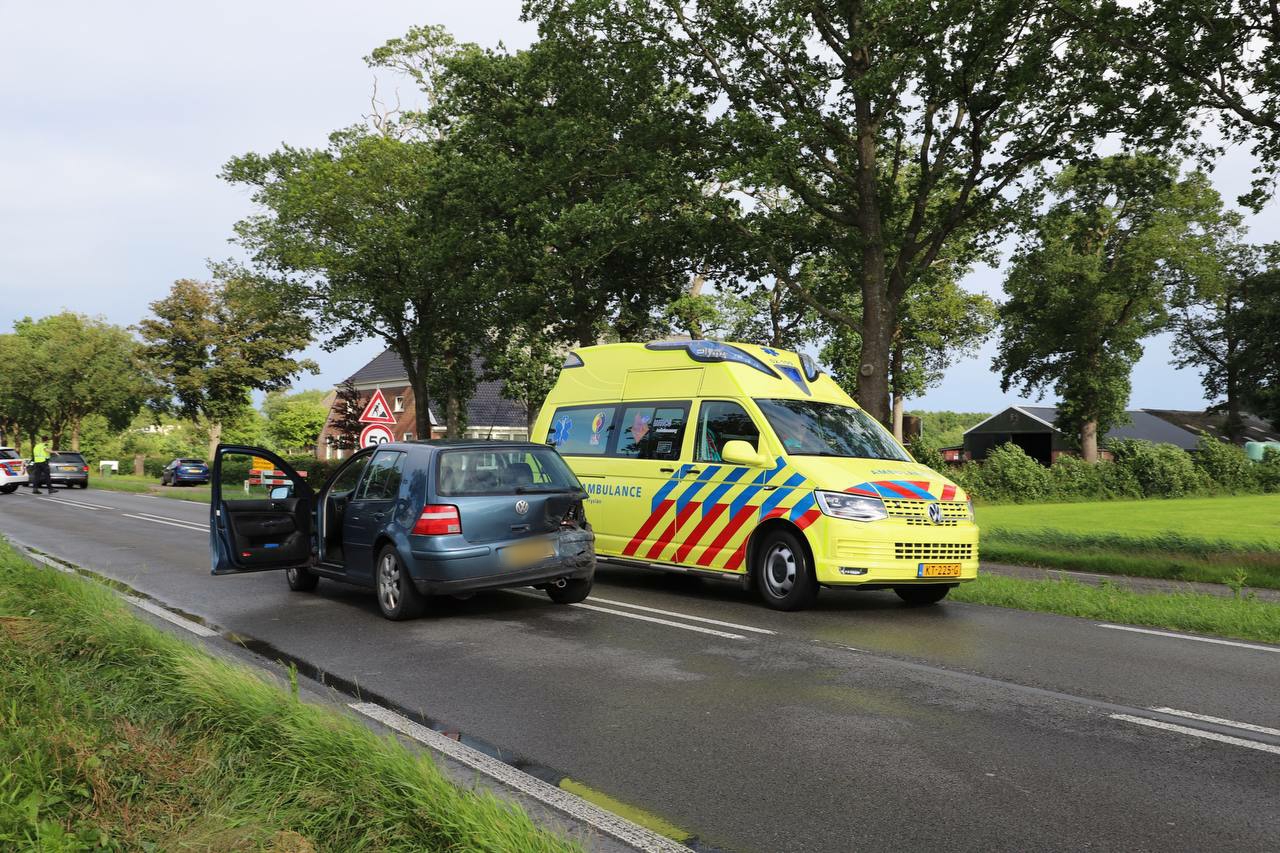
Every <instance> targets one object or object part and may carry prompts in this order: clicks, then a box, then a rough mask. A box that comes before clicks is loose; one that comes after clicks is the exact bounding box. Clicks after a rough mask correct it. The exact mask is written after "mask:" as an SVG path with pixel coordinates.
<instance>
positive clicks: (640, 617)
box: [569, 602, 746, 640]
mask: <svg viewBox="0 0 1280 853" xmlns="http://www.w3.org/2000/svg"><path fill="white" fill-rule="evenodd" d="M569 606H570V607H581V608H582V609H583V610H594V611H596V612H597V613H612V614H613V615H614V616H625V617H626V618H627V619H638V620H640V621H641V622H652V623H654V624H655V625H666V626H668V627H671V628H682V629H683V630H685V631H697V632H698V633H699V634H710V635H711V636H713V637H724V638H725V639H726V640H745V639H746V637H745V636H743V635H742V634H731V633H729V632H728V631H717V630H716V629H714V628H700V627H698V626H697V625H686V624H684V623H683V622H672V621H671V620H670V619H659V618H658V617H656V616H645V615H643V614H641V613H627V612H626V611H623V610H612V609H610V608H608V607H597V606H596V605H594V604H587V603H586V602H581V603H578V604H571V605H569ZM686 618H687V617H686Z"/></svg>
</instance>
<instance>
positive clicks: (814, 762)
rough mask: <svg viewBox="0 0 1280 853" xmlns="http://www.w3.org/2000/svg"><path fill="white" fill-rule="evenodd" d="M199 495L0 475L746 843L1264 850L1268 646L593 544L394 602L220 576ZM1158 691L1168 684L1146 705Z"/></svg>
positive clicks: (1278, 781)
mask: <svg viewBox="0 0 1280 853" xmlns="http://www.w3.org/2000/svg"><path fill="white" fill-rule="evenodd" d="M207 524H208V508H207V507H206V506H204V505H202V504H197V503H187V502H183V501H174V500H164V499H160V498H148V497H143V496H138V495H129V494H122V493H114V492H103V491H97V490H89V491H87V492H86V491H76V492H67V491H59V492H58V493H57V495H56V496H54V497H39V496H34V495H31V494H30V492H29V491H28V490H26V489H20V490H19V491H18V492H17V493H15V494H13V495H0V533H3V534H4V535H7V536H10V537H12V538H13V539H15V540H17V541H19V542H22V543H25V544H28V545H32V546H34V547H37V548H39V549H41V550H43V551H44V552H46V553H48V554H51V555H54V556H56V557H59V558H62V559H65V560H69V561H71V562H74V563H76V564H78V565H81V566H83V567H85V568H89V569H92V570H94V571H97V572H99V573H101V574H103V575H107V576H109V577H112V578H116V579H118V580H121V581H124V582H125V583H128V584H129V585H131V586H132V587H134V588H135V589H137V590H139V591H141V592H143V593H145V594H147V595H149V596H152V597H154V598H155V599H157V600H158V601H161V602H163V603H165V604H166V605H168V606H170V607H172V608H174V609H177V610H180V611H183V612H186V613H190V614H194V615H196V616H199V617H201V618H203V619H204V620H206V621H207V622H209V623H211V624H213V625H216V626H218V627H220V628H221V629H223V630H228V631H231V632H234V633H236V634H238V635H241V636H244V637H246V638H252V640H254V641H257V642H258V643H261V644H265V645H264V646H263V647H264V648H270V649H275V650H279V652H280V653H282V654H284V655H288V656H291V657H294V658H297V659H299V660H302V661H306V662H308V663H310V664H311V665H313V666H315V667H317V668H319V669H320V670H323V671H324V672H325V673H328V674H331V675H332V676H336V677H337V678H338V679H342V680H345V681H347V682H349V683H353V684H356V685H359V687H360V689H361V690H363V691H369V692H370V693H372V694H373V695H376V696H377V697H379V698H382V699H384V700H385V701H387V702H388V703H391V704H393V705H394V706H397V707H398V708H400V709H404V710H406V711H409V712H411V713H415V714H419V715H421V718H422V719H425V720H427V721H429V722H430V723H432V724H434V725H436V726H438V727H444V728H447V729H450V730H454V731H459V732H461V733H463V734H464V735H466V736H468V737H471V738H476V739H479V740H480V741H482V742H484V743H486V744H488V745H491V746H493V747H496V748H497V749H499V750H501V754H502V756H503V757H504V758H505V759H507V760H509V761H510V762H512V763H514V764H516V765H517V766H524V767H527V768H530V769H531V771H532V772H535V773H537V774H538V775H542V776H544V777H547V778H551V779H553V780H554V779H557V778H559V777H560V776H567V777H569V778H571V779H574V780H576V781H578V782H580V783H582V784H585V785H587V786H590V787H591V788H594V789H596V790H598V791H602V792H604V793H606V794H608V795H609V796H611V797H614V798H616V799H618V800H621V801H623V802H625V803H628V804H630V805H632V806H634V807H637V808H640V809H643V810H645V811H647V812H650V813H652V814H655V815H658V816H660V817H662V818H664V819H665V820H667V821H669V822H670V823H672V824H675V825H676V826H678V827H681V828H683V829H685V830H687V831H688V832H690V833H692V834H693V835H695V836H696V838H697V839H698V843H697V845H695V846H701V847H704V848H709V849H717V850H726V851H739V852H740V853H746V851H853V850H857V851H867V850H921V849H930V850H1017V851H1028V850H1080V849H1084V848H1089V849H1092V850H1126V851H1137V850H1151V851H1172V850H1197V851H1199V850H1215V851H1227V850H1258V851H1261V850H1269V851H1273V850H1277V849H1280V647H1268V646H1260V645H1258V644H1244V643H1241V644H1236V643H1221V642H1219V643H1207V642H1199V641H1195V640H1193V639H1188V638H1184V637H1178V636H1165V635H1162V634H1160V633H1150V632H1140V631H1133V630H1123V629H1120V628H1116V627H1107V626H1104V625H1100V624H1099V623H1095V622H1091V621H1088V620H1081V619H1071V618H1065V617H1059V616H1053V615H1047V614H1037V613H1024V612H1021V611H1014V610H1003V609H999V608H988V607H981V606H975V605H964V604H955V603H945V602H944V603H943V604H942V605H939V606H937V607H933V608H926V609H908V608H905V607H903V606H902V605H901V604H900V603H899V602H898V599H897V598H896V597H895V596H894V595H893V594H892V593H890V592H873V593H852V592H831V591H824V593H823V595H822V596H821V597H820V599H819V604H818V606H817V608H815V609H814V610H810V611H806V612H802V613H776V612H773V611H769V610H766V609H764V608H763V607H761V606H759V605H757V604H755V603H754V602H752V601H751V600H750V599H749V598H748V597H747V596H746V595H745V594H744V593H743V592H741V591H740V590H738V589H737V588H736V587H734V586H732V585H729V584H723V583H719V582H716V581H699V580H696V579H691V578H683V577H679V576H668V575H662V574H657V573H650V572H646V571H643V570H632V569H624V568H618V567H611V566H608V565H607V564H602V565H601V568H600V570H599V572H598V574H597V576H596V586H595V592H594V594H593V595H592V597H591V598H590V599H588V601H587V602H585V604H584V605H582V606H573V607H564V606H557V605H553V604H552V603H551V602H550V601H549V600H548V599H547V598H546V597H545V596H544V595H542V594H540V593H533V591H531V590H530V591H526V592H525V593H520V592H496V593H489V594H482V595H477V596H476V597H474V598H472V599H470V600H468V601H457V600H453V599H447V600H444V601H442V602H440V603H439V604H437V605H435V606H434V607H433V608H432V610H431V611H430V613H429V615H428V616H426V617H424V618H422V619H420V620H417V621H414V622H409V623H392V622H388V621H386V620H384V619H383V618H382V617H381V616H380V615H379V613H378V609H377V604H376V603H375V601H374V598H373V594H372V592H371V591H365V590H360V589H356V588H354V587H348V586H345V585H340V584H337V583H334V582H331V581H327V580H326V581H322V582H321V584H320V587H319V589H318V590H317V591H316V592H314V593H292V592H290V591H289V590H288V588H287V586H286V585H285V581H284V578H283V576H282V575H281V573H279V572H264V573H259V574H253V575H241V576H230V577H219V578H214V577H212V576H210V575H209V561H208V554H207V551H208V534H207ZM1156 709H1163V710H1156Z"/></svg>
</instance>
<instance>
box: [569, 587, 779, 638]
mask: <svg viewBox="0 0 1280 853" xmlns="http://www.w3.org/2000/svg"><path fill="white" fill-rule="evenodd" d="M587 600H588V601H598V602H600V603H601V604H611V605H613V606H614V607H630V608H631V609H632V610H643V611H644V612H645V613H661V614H662V615H663V616H675V617H676V618H678V619H690V620H692V621H694V622H705V623H706V624H708V625H719V626H720V627H722V628H737V629H738V630H739V631H752V632H754V633H756V634H768V635H770V636H775V635H777V633H778V632H777V631H770V630H769V629H768V628H753V627H752V626H750V625H739V624H738V623H737V622H721V621H720V620H719V619H708V618H706V617H705V616H690V615H689V614H688V613H677V612H676V611H674V610H659V609H658V608H656V607H645V606H644V605H641V604H629V603H628V602H625V601H612V600H610V599H608V598H596V597H595V596H594V595H593V596H591V597H590V598H589V599H587Z"/></svg>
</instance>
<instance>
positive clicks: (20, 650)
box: [0, 542, 578, 853]
mask: <svg viewBox="0 0 1280 853" xmlns="http://www.w3.org/2000/svg"><path fill="white" fill-rule="evenodd" d="M0 661H3V665H0V696H2V697H4V701H3V703H0V850H42V851H81V850H83V851H90V850H103V851H107V850H199V851H215V850H216V851H223V850H227V851H232V850H234V851H256V850H274V851H289V853H309V851H316V850H389V851H391V850H402V851H460V850H475V851H495V853H496V851H507V850H520V851H530V853H557V852H558V851H566V853H567V851H571V850H576V849H578V848H577V847H576V846H574V845H572V844H570V843H568V842H566V841H564V840H562V839H560V838H558V837H555V836H553V835H551V834H549V833H547V832H545V831H543V830H542V829H540V828H539V827H537V826H535V825H534V824H533V822H532V821H531V820H530V819H529V817H528V816H527V815H526V814H525V813H524V812H523V811H521V810H520V809H518V808H516V807H513V806H511V805H509V804H507V803H504V802H501V801H499V800H497V799H495V798H494V797H493V796H492V795H491V794H489V793H488V792H486V791H485V790H484V789H483V788H476V789H464V788H460V787H458V786H456V785H454V784H453V783H452V782H451V781H450V780H449V779H448V778H446V777H445V776H444V775H443V774H442V773H441V772H440V771H439V770H438V769H437V767H436V765H435V764H434V763H433V762H432V761H431V760H430V759H429V758H428V757H426V756H423V755H418V754H415V753H413V752H410V751H409V750H407V749H405V748H404V747H403V746H401V745H400V744H399V743H398V742H397V741H395V740H393V739H392V738H388V737H379V736H378V735H375V734H374V733H373V732H372V731H370V730H369V729H367V728H366V727H364V726H363V725H361V724H360V723H358V722H356V721H354V720H352V719H350V718H349V717H346V716H343V715H340V714H338V713H336V712H335V711H332V710H329V709H327V708H323V707H319V706H316V705H312V704H309V703H307V702H304V701H300V699H299V695H298V693H297V692H296V685H295V691H294V692H293V694H292V695H291V692H290V690H288V689H286V688H285V687H284V686H283V685H280V684H275V683H271V682H269V681H268V680H267V679H265V678H264V677H262V676H261V675H259V674H258V673H257V672H255V671H253V670H250V669H248V668H246V667H244V666H242V665H240V664H237V663H232V662H228V661H226V660H222V659H219V658H215V657H213V656H211V655H209V654H207V653H205V652H204V651H202V650H200V649H198V648H196V647H194V646H191V645H189V644H187V643H185V642H183V641H182V640H180V639H178V638H176V637H174V636H172V635H170V634H166V633H162V632H160V631H158V630H156V629H154V628H152V627H151V626H150V625H147V624H146V623H144V622H142V621H141V620H139V619H137V618H136V617H134V616H133V615H132V614H131V613H130V612H129V611H128V610H127V609H126V606H125V605H124V604H123V603H121V602H120V600H119V599H118V598H116V597H115V595H114V594H113V593H111V592H110V591H109V590H108V589H106V588H105V587H103V586H101V585H98V584H95V583H91V582H89V581H86V580H83V579H81V578H76V577H70V576H67V575H63V574H59V573H57V572H53V571H49V570H47V569H38V568H36V567H34V566H32V565H30V564H29V563H27V562H25V561H24V560H22V559H21V558H19V557H18V556H17V555H16V554H15V553H14V552H13V551H12V550H11V549H10V548H9V547H8V546H7V545H5V544H4V543H3V542H0Z"/></svg>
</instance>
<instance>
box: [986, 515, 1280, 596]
mask: <svg viewBox="0 0 1280 853" xmlns="http://www.w3.org/2000/svg"><path fill="white" fill-rule="evenodd" d="M978 523H979V524H980V525H981V526H982V555H983V557H985V558H986V559H988V560H991V561H993V562H1003V563H1016V564H1021V565H1029V566H1040V567H1044V568H1055V569H1078V570H1082V571H1090V572H1100V573H1104V574H1121V575H1135V576H1139V577H1151V578H1169V579H1173V580H1187V581H1202V582H1206V583H1222V584H1228V585H1233V586H1234V585H1239V584H1240V583H1242V582H1243V583H1244V584H1245V585H1248V586H1255V587H1266V588H1269V589H1280V495H1239V496H1229V497H1218V498H1187V499H1177V500H1143V501H1103V502H1091V503H1076V504H1021V505H995V506H983V507H980V508H979V510H978Z"/></svg>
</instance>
